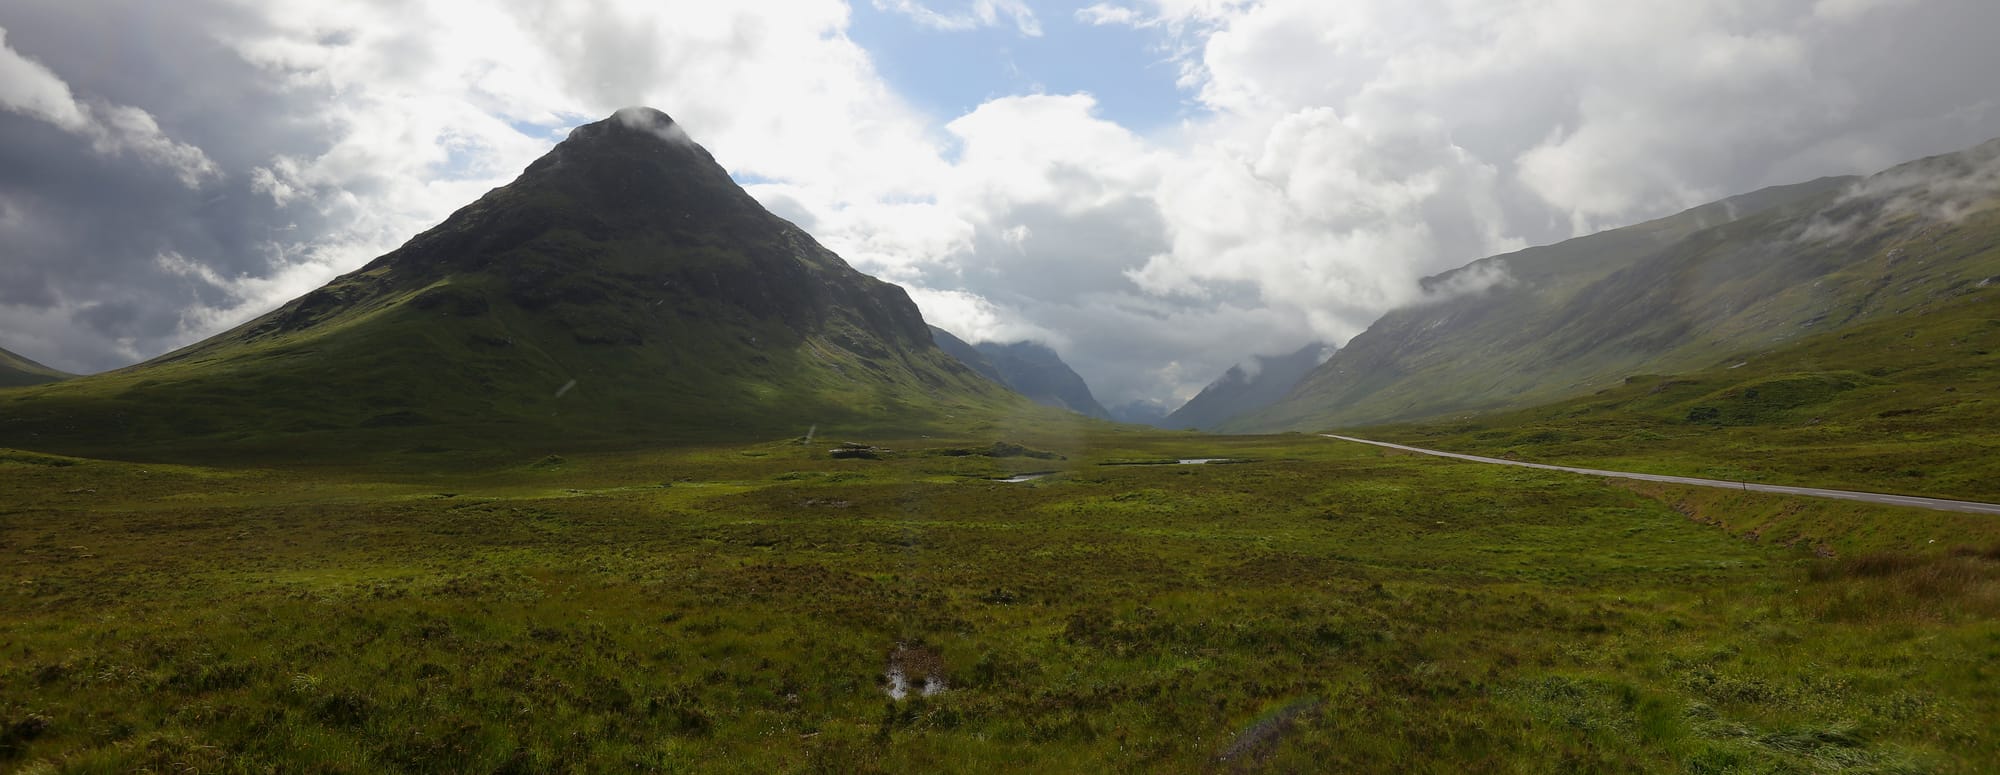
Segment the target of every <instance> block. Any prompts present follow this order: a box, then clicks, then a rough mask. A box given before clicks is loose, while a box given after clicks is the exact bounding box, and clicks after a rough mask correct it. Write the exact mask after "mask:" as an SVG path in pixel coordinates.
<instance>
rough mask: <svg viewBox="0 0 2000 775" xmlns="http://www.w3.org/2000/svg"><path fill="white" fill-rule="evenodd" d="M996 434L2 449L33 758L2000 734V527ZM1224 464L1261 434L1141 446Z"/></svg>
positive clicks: (1260, 758)
mask: <svg viewBox="0 0 2000 775" xmlns="http://www.w3.org/2000/svg"><path fill="white" fill-rule="evenodd" d="M1745 368H1746V369H1747V368H1749V367H1745ZM1869 379H1870V378H1869V377H1867V376H1866V375H1863V376H1859V377H1841V378H1830V379H1819V378H1814V379H1809V380H1805V381H1803V382H1801V383H1799V385H1797V386H1796V387H1798V389H1799V392H1811V391H1815V390H1827V389H1832V388H1833V387H1838V386H1841V385H1845V384H1848V383H1850V382H1851V383H1852V384H1853V385H1854V387H1853V388H1851V389H1842V390H1840V391H1839V392H1838V395H1842V396H1850V395H1855V394H1858V393H1863V392H1865V391H1868V390H1871V389H1874V388H1873V387H1872V385H1873V383H1871V382H1870V381H1869ZM1875 379H1879V378H1875ZM1786 389H1787V390H1790V389H1792V388H1791V387H1788V388H1786ZM1760 395H1763V394H1761V393H1760ZM1785 400H1786V401H1789V400H1793V399H1785ZM1759 411H1762V410H1759ZM1773 411H1780V410H1773ZM1746 416H1756V413H1755V412H1751V413H1749V414H1748V415H1746ZM1037 422H1039V420H1037ZM1724 427H1733V426H1724ZM985 433H988V434H990V435H979V434H969V435H960V436H957V437H952V438H945V437H940V438H935V439H905V440H900V441H885V440H876V441H875V444H876V446H877V448H878V450H879V451H880V452H881V454H880V457H881V459H879V460H835V459H832V458H830V457H829V455H828V448H829V447H832V446H834V445H835V444H837V443H838V441H842V440H844V439H839V438H834V439H833V440H826V439H825V438H823V439H822V440H820V441H816V442H815V443H813V444H804V443H800V442H799V441H797V440H794V441H785V442H775V443H769V444H759V445H747V446H745V445H738V446H707V447H694V448H685V449H681V450H677V451H665V452H647V453H621V454H604V453H593V452H588V451H582V452H578V451H575V450H572V449H557V450H547V451H544V452H543V453H540V454H537V455H534V456H523V457H520V458H518V459H516V460H513V461H511V462H508V463H506V464H504V465H499V466H485V467H478V466H472V465H470V464H469V463H468V464H464V465H460V466H457V468H458V469H459V471H458V472H457V473H452V474H442V473H439V472H438V471H437V470H433V469H418V470H402V469H399V468H398V467H397V466H396V465H394V464H393V461H392V462H389V463H384V464H382V465H378V466H375V467H371V468H367V469H360V468H353V467H341V468H333V467H320V468H316V469H310V470H308V469H248V468H195V467H185V466H171V465H151V464H131V463H114V462H106V461H101V460H82V459H76V458H66V457H59V456H53V455H47V454H37V453H27V452H6V453H0V492H4V493H5V495H4V497H0V620H4V621H5V622H6V623H7V624H6V628H5V631H4V635H0V769H4V770H9V771H19V772H135V771H153V772H169V771H174V772H179V771H203V772H264V771H283V772H367V773H376V772H398V771H401V772H543V771H639V772H647V771H657V772H678V771H732V772H733V771H774V772H782V771H836V772H870V771H884V772H912V771H953V772H980V771H1102V770H1106V769H1117V770H1131V771H1169V772H1172V771H1184V772H1201V771H1239V770H1261V769H1270V770H1276V771H1327V770H1333V771H1357V772H1383V771H1395V772H1465V771H1493V772H1585V771H1589V772H1617V771H1687V772H1760V773H1761V772H1830V771H1852V772H1914V771H1937V772H1967V773H1970V772H1987V771H1992V770H1994V769H1995V768H2000V734H1996V730H2000V692H1996V691H1995V687H1996V686H2000V681H1996V680H1995V676H1994V674H1993V671H1994V668H1993V667H1992V666H1993V665H1994V664H1996V661H1995V659H1996V658H1997V657H2000V554H1996V553H1994V552H1992V551H1989V549H1990V548H1992V547H1995V546H2000V526H1996V523H1995V522H1994V521H1993V520H1991V519H1987V518H1979V517H1974V516H1970V515H1957V514H1934V513H1928V512H1912V511H1904V510H1895V509H1887V508H1881V507H1872V506H1864V505H1859V504H1829V503H1822V502H1817V501H1795V500H1790V499H1785V498H1778V497H1771V496H1758V495H1752V494H1744V493H1726V492H1719V491H1686V492H1684V491H1680V490H1677V489H1673V488H1660V489H1653V490H1645V491H1641V490H1639V489H1628V488H1621V487H1617V486H1608V485H1607V484H1605V483H1603V482H1599V481H1595V480H1591V479H1588V478H1584V477H1575V476H1568V475H1558V474H1550V473H1544V472H1536V471H1527V470H1515V469H1506V468H1499V467H1493V466H1480V465H1475V464H1463V463H1454V462H1449V461H1440V460H1434V459H1429V458H1418V457H1412V456H1405V455H1384V454H1381V453H1379V452H1378V451H1376V450H1374V449H1373V448H1366V447H1362V446H1359V445H1350V444H1341V443H1336V442H1332V441H1328V440H1325V439H1319V438H1316V437H1310V436H1299V435H1293V436H1278V437H1257V438H1229V437H1206V436H1196V435H1185V434H1164V433H1148V434H1137V433H1128V434H1120V433H1112V432H1108V431H1106V430H1104V429H1103V426H1098V425H1092V424H1075V425H1068V426H1051V425H1035V424H1033V423H1029V424H1028V425H1025V426H1005V425H1003V426H998V427H994V428H992V429H991V430H990V431H989V432H985ZM996 441H1005V442H1008V444H1007V445H1004V446H997V445H996V444H995V442H996ZM1041 452H1052V453H1056V454H1059V455H1060V456H1061V457H1060V458H1052V457H1050V456H1048V455H1046V454H1034V453H1041ZM1185 457H1215V458H1229V459H1235V460H1247V461H1254V462H1246V463H1239V464H1233V465H1207V466H1194V465H1167V466H1141V465H1123V466H1105V465H1100V463H1102V462H1106V461H1114V460H1121V461H1135V460H1163V459H1177V458H1185ZM1051 469H1056V470H1058V471H1059V472H1058V473H1057V474H1056V475H1054V476H1052V477H1049V478H1046V479H1041V480H1037V481H1034V482H1030V483H1026V484H1006V483H1000V482H995V481H991V479H992V478H994V477H998V476H1003V475H1006V474H1010V473H1017V472H1024V471H1046V470H1051ZM1933 538H1939V539H1941V540H1938V541H1936V542H1935V543H1933V542H1932V539H1933ZM1746 539H1748V540H1746ZM892 664H893V665H894V666H895V667H897V668H899V669H900V670H901V671H902V673H903V675H904V677H905V679H906V681H908V682H909V685H910V687H911V689H912V691H911V692H910V696H908V697H907V698H906V699H902V700H891V699H890V697H889V696H888V694H887V693H886V691H885V688H886V682H887V680H888V679H887V678H885V676H884V673H885V671H887V670H888V669H889V668H890V667H891V666H892ZM918 681H922V682H923V684H924V686H930V687H933V688H935V687H936V686H937V685H939V684H942V686H943V687H944V688H943V690H942V691H936V692H934V693H932V694H931V695H930V696H925V693H924V687H923V686H918V685H917V682H918Z"/></svg>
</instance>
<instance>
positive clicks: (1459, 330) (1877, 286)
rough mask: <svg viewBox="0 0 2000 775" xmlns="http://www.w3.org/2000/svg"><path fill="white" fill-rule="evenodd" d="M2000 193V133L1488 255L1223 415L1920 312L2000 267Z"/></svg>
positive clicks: (1705, 355)
mask: <svg viewBox="0 0 2000 775" xmlns="http://www.w3.org/2000/svg"><path fill="white" fill-rule="evenodd" d="M1997 197H2000V141H1994V142H1989V143H1986V144H1983V145H1981V146H1979V147H1976V148H1973V149H1970V150H1967V151H1963V152H1960V153H1955V154H1948V155H1944V156H1938V157H1932V158H1929V159H1924V160H1921V161H1916V162H1911V163H1909V164H1905V165H1901V166H1898V167H1896V168H1893V169H1890V170H1888V171H1885V172H1882V173H1879V174H1877V175H1874V176H1871V177H1869V178H1867V179H1855V178H1827V179H1822V180H1818V181H1813V182H1811V183H1805V184H1800V185H1796V186H1787V187H1779V188H1772V189H1765V190H1763V191H1759V192H1756V193H1754V194H1749V195H1745V196H1740V197H1735V198H1732V199H1727V200H1723V201H1721V202H1717V203H1714V204H1710V205H1705V206H1703V207H1699V208H1695V209H1693V210H1690V211H1687V212H1684V213H1681V214H1679V215H1675V216H1672V217H1668V218H1664V219H1660V220H1657V221H1652V222H1649V223H1644V224H1639V225H1636V226H1631V227H1627V228H1623V229H1616V230H1612V231H1607V232H1603V233H1600V234H1595V235H1591V236H1588V237H1583V238H1579V239H1573V240H1569V241H1567V242H1563V243H1560V244H1557V245H1553V246H1549V247H1542V248H1532V249H1529V250H1524V251H1521V252H1518V253H1514V254H1510V255H1506V256H1499V257H1494V258H1489V259H1483V260H1481V261H1478V262H1474V263H1473V264H1471V265H1469V266H1467V267H1465V268H1462V269H1460V270H1456V271H1454V272H1450V273H1447V274H1445V275H1441V276H1439V277H1436V278H1432V279H1431V280H1430V281H1427V282H1428V287H1430V288H1433V289H1438V290H1440V291H1442V290H1444V289H1451V288H1457V289H1461V292H1459V293H1457V294H1456V295H1444V294H1442V293H1440V294H1439V296H1440V298H1438V299H1437V300H1435V301H1432V302H1430V303H1426V304H1420V305H1416V306H1412V307H1408V308H1404V309H1399V310H1396V311H1393V312H1390V313H1388V314H1386V315H1384V316H1383V317H1382V318H1381V319H1380V320H1378V321H1376V323H1375V324H1374V325H1372V326H1370V327H1369V329H1368V330H1367V331H1366V332H1364V333H1362V334H1360V335H1358V336H1356V337H1354V338H1353V340H1351V341H1350V342H1348V344H1347V345H1346V347H1345V348H1344V349H1342V350H1341V351H1340V352H1339V353H1338V354H1336V355H1335V356H1334V357H1333V358H1331V359H1329V360H1328V361H1327V362H1326V363H1325V364H1323V365H1321V366H1320V367H1319V368H1318V369H1315V370H1314V371H1313V372H1312V373H1311V374H1309V375H1307V377H1306V378H1305V380H1303V381H1302V382H1301V383H1300V385H1299V386H1298V387H1297V388H1296V389H1295V390H1294V391H1293V392H1292V394H1291V395H1289V396H1287V397H1286V398H1285V399H1284V400H1283V401H1281V402H1279V403H1278V404H1276V405H1274V406H1272V407H1270V408H1268V409H1266V410H1263V411H1260V412H1256V413H1253V414H1252V415H1249V416H1246V417H1242V418H1238V419H1237V420H1234V421H1231V422H1230V423H1227V424H1226V426H1225V427H1226V428H1228V429H1231V430H1277V429H1314V428H1327V427H1337V426H1358V425H1368V424H1374V423H1382V422H1391V421H1404V420H1414V419H1421V418H1427V417H1440V416H1446V415H1453V414H1455V413H1465V412H1471V411H1485V410H1491V409H1496V408H1510V407H1523V406H1529V405H1533V404H1537V403H1542V402H1546V401H1551V400H1555V399H1559V398H1563V397H1566V396H1574V395H1581V394H1585V393H1589V392H1591V391H1593V390H1597V389H1600V388H1604V387H1607V386H1610V385H1613V384H1617V383H1619V382H1620V381H1622V380H1623V379H1624V378H1625V377H1626V376H1629V375H1632V374H1638V373H1671V372H1677V371H1688V370H1698V369H1703V368H1707V367H1710V366H1714V365H1718V364H1723V362H1724V361H1730V359H1732V358H1738V357H1740V354H1742V353H1754V352H1758V351H1762V350H1767V349H1770V348H1773V347H1777V346H1781V345H1783V344H1784V343H1786V342H1789V341H1793V340H1796V339H1799V338H1801V337H1803V336H1805V335H1808V334H1816V333H1818V332H1822V331H1826V330H1828V329H1834V328H1840V327H1843V326H1849V325H1856V324H1860V323H1865V322H1868V321H1871V320H1878V319H1882V318H1885V317H1893V316H1902V315H1914V314H1922V313H1923V312H1925V311H1926V310H1929V309H1934V308H1936V307H1937V306H1938V305H1941V304H1945V303H1949V302H1950V301H1951V300H1952V299H1956V298H1959V297H1962V296H1963V295H1964V294H1966V293H1968V292H1970V291H1972V290H1973V289H1975V288H1977V287H1981V286H1980V284H1982V283H1988V284H1990V283H1993V282H2000V279H1996V278H1995V276H1996V275H2000V265H1996V263H1995V254H1994V252H1993V250H1992V248H1993V246H1994V245H1995V244H1996V242H2000V228H1996V226H1995V224H1994V223H1993V206H1994V203H1995V200H1996V198H1997ZM1482 285H1484V286H1487V287H1485V289H1484V290H1463V289H1467V288H1477V287H1479V286H1482ZM1730 362H1734V361H1730ZM1723 365H1726V364H1723Z"/></svg>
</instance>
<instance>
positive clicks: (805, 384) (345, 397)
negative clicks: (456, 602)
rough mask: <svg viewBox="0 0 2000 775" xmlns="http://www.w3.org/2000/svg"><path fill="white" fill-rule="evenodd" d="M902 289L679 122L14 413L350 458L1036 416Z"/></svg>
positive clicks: (7, 425) (5, 423) (125, 438)
mask: <svg viewBox="0 0 2000 775" xmlns="http://www.w3.org/2000/svg"><path fill="white" fill-rule="evenodd" d="M1016 403H1017V400H1016V399H1014V398H1013V397H1011V396H1008V395H1007V394H1005V393H1004V391H1001V390H999V389H997V388H996V387H994V386H992V385H990V384H989V383H987V382H986V381H985V380H983V379H980V378H979V377H978V376H977V375H975V374H973V373H972V372H970V371H969V370H967V369H965V368H964V367H963V366H961V365H960V364H959V363H958V362H957V361H955V360H953V359H951V358H950V357H949V356H946V355H945V354H944V353H942V352H940V351H939V350H938V349H937V348H936V347H934V346H933V345H932V344H931V339H930V334H929V331H928V330H927V328H926V326H925V324H924V322H923V318H922V317H921V315H920V314H919V313H918V311H917V309H916V306H915V305H914V304H912V303H911V302H910V300H909V298H908V296H907V295H906V294H905V293H904V292H903V290H902V289H901V288H898V287H896V286H894V285H890V284H888V283H883V282H880V281H877V280H875V279H873V278H871V277H868V276H866V275H863V274H861V273H859V272H856V271H854V270H853V269H852V268H850V267H848V265H847V264H846V263H845V262H844V261H842V260H841V259H840V258H839V257H838V256H836V255H834V254H833V253H831V252H829V251H827V250H826V249H825V248H823V247H821V246H820V245H819V244H818V243H817V242H815V241H814V240H813V239H812V238H811V237H810V236H809V235H807V234H806V233H805V232H803V231H801V230H800V229H798V228H797V227H795V226H793V225H792V224H790V223H788V222H786V221H784V220H782V219H780V218H778V217H776V216H774V215H771V214H770V213H769V212H768V211H766V210H764V209H763V208H762V207H761V206H759V205H758V204H757V202H756V201H755V200H753V199H751V198H750V197H749V196H748V195H747V194H745V193H744V192H743V191H742V189H741V188H739V187H738V186H737V185H736V184H735V183H734V182H733V181H732V180H731V179H730V178H729V176H728V175H727V173H726V172H725V171H724V170H723V169H722V168H721V167H720V166H719V165H717V164H716V163H715V162H714V160H713V159H712V158H711V157H710V156H709V155H708V153H707V152H706V151H704V150H702V149H701V147H700V146H698V145H696V144H694V143H693V142H692V141H691V140H689V139H687V137H686V135H685V134H684V133H682V132H681V131H680V129H679V127H678V126H676V125H675V124H673V122H672V121H671V119H669V118H667V117H666V115H665V114H662V113H659V112H657V111H651V110H644V109H628V110H626V111H621V112H620V113H619V114H618V115H616V116H614V117H612V118H610V119H606V120H604V121H600V122H597V123H594V124H589V125H586V126H583V127H579V128H578V129H577V130H575V132H573V133H572V134H571V136H570V138H569V139H568V140H566V141H564V142H563V143H561V144H560V145H558V146H557V147H556V148H555V149H554V150H552V151H550V152H549V154H547V155H546V156H544V157H542V158H541V159H539V160H537V161H536V162H534V163H533V164H531V165H529V167H528V168H527V170H526V171H525V172H523V173H522V175H521V176H520V178H518V179H517V180H515V181H514V182H513V183H511V184H509V185H507V186H503V187H501V188H498V189H494V190H493V191H492V192H489V193H488V194H487V195H485V196H484V197H481V198H480V199H479V200H478V201H477V202H474V203H473V204H471V205H469V206H467V207H465V208H463V209H461V210H459V211H458V212H457V213H454V214H453V215H452V216H451V217H450V218H448V219H446V220H445V221H444V222H443V223H442V224H440V225H438V226H437V227H435V228H433V229H431V230H429V231H426V232H424V233H423V234H420V235H418V236H417V237H415V238H413V239H412V240H410V242H409V243H407V244H405V245H404V246H403V247H401V248H399V249H397V250H396V251H393V252H391V253H389V254H387V255H384V256H382V257H381V258H379V259H376V260H375V261H373V262H371V263H370V264H368V265H367V266H365V267H363V268H362V269H360V270H358V271H356V272H353V273H351V274H348V275H345V276H342V277H340V278H338V279H336V280H334V281H333V282H331V283H329V284H328V285H326V286H325V287H323V288H320V289H319V290H316V291H313V292H311V293H309V294H306V295H305V296H303V297H301V298H299V299H297V300H294V301H292V302H291V303H288V304H286V305H284V306H283V307H281V308H279V309H278V310H275V311H273V312H271V313H270V314H268V315H265V316H263V317H260V318H258V319H256V320H253V321H250V322H249V323H246V324H244V325H242V326H240V327H238V328H236V329H235V330H233V331H229V332H227V333H224V334H221V335H219V336H216V337H214V338H212V339H209V340H207V341H204V342H201V343H199V344H196V345H193V346H191V347H188V348H186V349H183V350H181V351H178V352H175V353H171V354H169V355H166V356H163V357H161V358H159V359H156V360H154V361H151V362H148V363H144V364H140V365H138V366H135V367H131V368H128V369H123V370H120V371H117V372H113V373H109V374H104V375H98V376H94V377H90V378H86V379H79V380H74V381H70V382H65V383H61V384H57V385H52V386H47V387H43V388H38V389H34V390H29V391H17V392H16V393H15V394H13V395H10V396H8V397H7V399H5V402H4V403H0V446H15V447H24V448H33V449H43V450H50V451H64V452H81V453H94V454H109V455H115V456H121V457H133V456H139V457H144V456H154V455H161V454H166V453H168V451H177V452H185V451H188V450H208V451H212V452H215V453H217V454H226V455H238V454H244V455H270V454H279V455H285V456H288V457H307V458H311V457H329V458H341V457H348V456H353V455H370V456H380V455H385V454H391V453H398V452H400V453H408V454H419V455H435V454H439V453H445V452H464V451H467V450H479V451H495V450H506V449H516V448H519V449H529V450H534V449H541V448H546V447H550V446H552V445H561V446H577V445H582V446H629V445H635V444H638V445H644V444H653V443H679V442H687V441H695V440H702V439H709V438H725V437H726V438H754V437H762V436H770V435H798V434H801V433H804V432H805V431H806V430H807V428H809V427H810V426H812V425H815V424H817V425H822V426H829V427H830V428H838V429H843V430H845V431H847V432H867V431H869V430H870V429H874V428H901V429H909V428H919V427H925V426H926V425H927V424H929V423H937V422H942V421H944V420H945V419H946V418H947V416H950V415H956V414H964V413H975V414H976V413H979V412H1002V411H1005V412H1010V413H1011V412H1017V411H1018V410H1017V409H1016V407H1015V406H1014V405H1015V404H1016Z"/></svg>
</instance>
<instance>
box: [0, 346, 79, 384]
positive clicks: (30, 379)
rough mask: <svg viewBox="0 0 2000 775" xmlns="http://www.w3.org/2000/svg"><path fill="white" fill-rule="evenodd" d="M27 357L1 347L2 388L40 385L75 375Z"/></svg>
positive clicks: (0, 376) (0, 373) (0, 381)
mask: <svg viewBox="0 0 2000 775" xmlns="http://www.w3.org/2000/svg"><path fill="white" fill-rule="evenodd" d="M73 376H75V375H73V374H66V373H64V372H60V371H56V370H55V369H51V368H49V367H47V366H43V365H41V364H39V363H36V362H34V361H31V360H28V359H27V358H25V357H22V356H20V355H16V354H14V353H11V352H8V351H6V350H4V349H0V388H9V387H21V386H23V385H40V384H43V383H47V382H55V381H58V380H65V379H69V378H70V377H73Z"/></svg>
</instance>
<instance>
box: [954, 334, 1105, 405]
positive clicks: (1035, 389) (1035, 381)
mask: <svg viewBox="0 0 2000 775" xmlns="http://www.w3.org/2000/svg"><path fill="white" fill-rule="evenodd" d="M977 347H978V348H979V352H980V354H981V355H985V356H986V360H988V361H990V362H991V363H992V364H993V368H995V369H998V370H999V371H1000V374H1001V376H1004V377H1006V378H1007V380H1006V383H1007V387H1010V388H1013V389H1014V392H1016V393H1020V394H1021V395H1024V396H1027V397H1028V398H1029V399H1030V400H1033V401H1034V402H1035V403H1038V404H1041V405H1043V406H1053V407H1057V408H1060V409H1068V410H1070V411H1072V412H1076V413H1077V414H1081V415H1086V416H1089V417H1096V418H1099V419H1110V417H1111V413H1110V412H1108V411H1105V409H1104V407H1103V406H1102V405H1100V404H1098V403H1097V398H1096V397H1095V396H1092V395H1091V394H1090V386H1089V385H1087V384H1084V381H1083V377H1082V376H1081V375H1079V374H1077V373H1076V371H1075V370H1074V369H1071V368H1070V367H1069V364H1067V363H1064V362H1063V359H1062V357H1061V356H1059V355H1056V351H1055V350H1051V349H1049V348H1048V346H1047V345H1044V344H1041V343H1039V342H1014V343H1012V344H1000V343H997V342H980V343H979V344H978V345H977Z"/></svg>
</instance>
